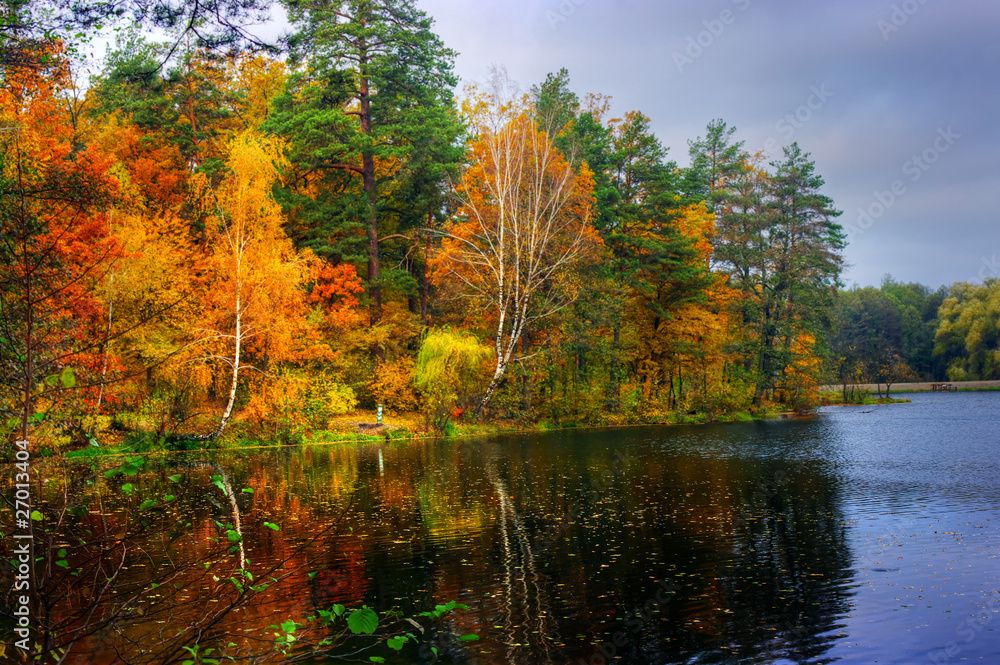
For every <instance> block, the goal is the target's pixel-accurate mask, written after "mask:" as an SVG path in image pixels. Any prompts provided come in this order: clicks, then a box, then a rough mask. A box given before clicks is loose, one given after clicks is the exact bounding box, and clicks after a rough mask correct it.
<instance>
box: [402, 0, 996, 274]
mask: <svg viewBox="0 0 1000 665" xmlns="http://www.w3.org/2000/svg"><path fill="white" fill-rule="evenodd" d="M417 4H418V6H419V7H420V8H421V9H423V10H424V11H425V12H427V14H429V15H430V16H432V17H433V18H434V20H435V31H436V32H437V33H438V34H439V35H440V36H441V37H442V39H443V40H444V42H445V44H446V45H447V46H449V47H450V48H452V49H454V50H456V51H458V53H459V55H458V58H457V61H456V70H457V73H458V74H459V75H460V76H461V77H462V78H463V79H464V80H466V81H477V80H479V81H481V80H484V79H485V78H486V76H487V74H488V70H489V67H490V65H491V64H498V65H503V66H505V67H506V68H507V70H508V72H509V73H510V75H511V77H512V78H514V79H515V80H517V81H519V82H520V83H521V84H522V86H523V87H524V88H525V89H528V88H529V87H530V86H531V85H532V84H534V83H538V82H540V81H542V80H543V79H544V78H545V75H546V74H547V73H548V72H556V71H558V70H559V68H560V67H566V68H567V69H568V70H569V73H570V80H571V87H572V88H573V90H574V91H575V92H576V93H577V94H579V95H581V96H582V95H583V94H584V93H587V92H597V93H603V94H606V95H610V96H612V98H613V104H614V106H613V111H614V112H615V113H616V114H621V113H624V112H625V111H628V110H633V109H636V110H639V111H642V112H643V113H645V114H646V115H648V116H649V117H650V118H651V119H652V124H653V129H654V131H655V132H656V134H657V136H658V137H659V139H660V141H661V142H662V143H663V145H664V146H666V147H668V148H669V153H668V155H669V156H670V158H672V159H674V160H676V161H677V162H678V163H680V164H681V165H687V164H688V153H687V142H688V140H689V139H693V138H695V137H697V136H701V135H704V133H705V125H706V124H707V123H708V122H709V121H710V120H712V119H713V118H722V119H724V120H725V121H726V122H728V123H729V124H730V126H735V127H736V128H737V136H738V138H740V139H742V140H744V141H745V142H746V147H747V148H748V149H752V150H759V149H765V148H767V149H769V152H770V153H771V155H772V157H773V158H778V157H780V155H781V146H782V145H787V144H788V143H790V142H791V141H798V143H799V145H800V146H801V147H802V149H803V150H804V151H806V152H809V153H811V155H812V159H814V160H815V162H816V170H817V172H818V173H819V174H820V175H822V176H823V177H824V178H825V179H826V187H825V189H824V193H825V194H827V195H828V196H830V197H832V198H833V200H834V201H835V203H836V205H837V207H838V208H839V209H841V210H843V211H844V214H843V216H842V217H841V218H840V222H841V223H842V224H843V225H844V226H845V227H846V228H847V229H848V233H849V237H848V240H849V245H848V247H847V250H846V258H847V262H848V263H849V264H850V267H849V268H848V269H847V271H846V273H845V275H844V281H845V282H846V283H847V284H848V285H851V284H853V283H855V282H856V283H858V284H861V285H869V284H871V285H878V284H879V283H880V282H881V279H882V276H883V275H884V274H886V273H891V274H892V275H893V276H894V277H895V278H896V279H897V280H901V281H916V282H921V283H924V284H927V285H929V286H931V287H935V288H936V287H937V286H940V285H941V284H950V283H952V282H955V281H981V280H982V277H984V276H986V277H988V276H997V277H1000V224H998V222H1000V212H998V211H1000V166H998V159H1000V151H998V148H1000V141H998V138H1000V122H998V121H1000V3H998V2H995V1H993V0H979V1H972V0H957V1H955V0H953V1H951V2H944V0H923V1H921V0H905V1H903V0H847V1H840V2H822V3H818V2H791V1H790V0H786V1H779V0H708V1H706V0H677V1H672V0H656V1H654V0H562V1H560V0H530V1H529V0H465V1H463V2H459V1H456V0H417ZM915 157H916V160H915V159H914V158H915ZM861 210H864V211H866V213H867V216H863V215H862V214H861V212H860V211H861Z"/></svg>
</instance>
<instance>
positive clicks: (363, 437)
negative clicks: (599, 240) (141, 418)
mask: <svg viewBox="0 0 1000 665" xmlns="http://www.w3.org/2000/svg"><path fill="white" fill-rule="evenodd" d="M949 384H950V385H952V386H955V387H957V388H958V392H976V391H991V390H1000V381H952V382H949ZM853 388H854V389H855V390H870V391H872V392H874V391H875V384H858V385H853ZM883 390H884V384H883ZM842 392H843V386H842V385H837V386H830V385H827V386H819V387H817V397H818V403H817V405H816V407H815V408H816V409H819V408H822V407H829V406H876V405H877V406H883V405H890V404H902V403H908V402H910V400H908V399H896V398H891V397H890V398H874V397H870V398H868V399H866V400H865V401H864V402H862V403H860V404H855V403H845V402H844V401H843V400H841V399H839V397H840V395H841V394H842ZM913 392H931V382H923V383H898V384H892V390H890V391H889V394H903V393H913ZM816 413H817V411H816V410H813V411H812V412H811V413H805V414H798V413H795V412H793V411H770V412H764V413H758V414H751V413H749V412H740V413H739V414H729V415H728V416H726V417H723V418H715V419H708V418H705V415H706V414H698V415H685V416H683V417H682V419H681V420H675V421H666V422H622V423H607V424H585V425H584V424H568V425H565V426H557V425H553V424H552V423H549V422H546V421H544V420H543V421H539V422H537V423H531V424H528V423H519V424H517V425H513V426H506V427H505V426H504V425H502V424H497V423H492V424H476V423H457V424H456V427H455V430H454V431H453V432H452V433H449V434H444V433H431V432H423V431H420V430H419V428H415V427H414V425H415V424H416V423H417V422H419V421H420V420H421V419H422V416H420V415H419V414H399V415H397V416H389V417H388V418H386V419H385V421H384V422H383V423H382V429H381V430H380V431H379V433H378V434H374V433H373V434H364V433H362V432H350V431H345V430H327V431H324V432H321V433H320V432H317V433H315V434H311V433H310V434H307V435H305V436H304V437H303V438H302V439H301V440H299V441H296V442H294V443H280V442H276V441H268V440H262V441H261V442H260V443H257V444H256V445H240V441H233V442H230V443H231V445H225V444H223V445H221V446H219V447H215V448H200V449H191V450H187V451H177V450H171V449H167V448H159V449H156V448H154V449H146V450H134V449H133V450H129V449H123V448H121V447H120V446H112V447H108V448H100V449H93V448H92V449H89V450H88V449H80V450H74V451H66V452H62V453H59V454H56V455H51V457H60V456H61V457H64V458H68V459H77V460H81V459H88V458H94V457H113V456H119V455H147V454H165V453H171V452H197V451H199V450H203V451H210V450H214V451H220V450H232V451H238V450H259V449H266V448H281V447H289V446H310V445H324V446H325V445H335V444H372V443H383V442H392V441H415V440H418V439H435V438H439V439H461V438H467V437H471V436H495V435H501V434H536V433H541V432H552V431H559V430H576V429H593V430H599V429H618V428H633V427H672V426H677V425H708V424H723V423H734V422H753V421H760V420H784V419H790V418H810V417H813V416H815V415H816ZM369 415H371V416H372V418H373V419H374V416H375V413H374V411H373V412H371V413H370V414H369V413H368V412H366V411H363V410H362V411H357V412H355V413H353V414H351V415H350V416H347V417H345V420H347V419H349V420H351V421H352V423H353V424H355V425H357V424H359V423H358V421H359V420H362V419H365V418H367V417H368V416H369ZM393 420H396V422H392V421H393ZM345 424H346V423H345ZM239 438H240V439H243V437H239ZM245 440H246V439H243V441H245Z"/></svg>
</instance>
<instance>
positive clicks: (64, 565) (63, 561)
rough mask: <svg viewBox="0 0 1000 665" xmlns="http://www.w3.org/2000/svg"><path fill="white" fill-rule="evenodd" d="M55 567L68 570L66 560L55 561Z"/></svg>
mask: <svg viewBox="0 0 1000 665" xmlns="http://www.w3.org/2000/svg"><path fill="white" fill-rule="evenodd" d="M56 565H57V566H59V567H61V568H69V562H68V561H66V559H59V560H58V561H56Z"/></svg>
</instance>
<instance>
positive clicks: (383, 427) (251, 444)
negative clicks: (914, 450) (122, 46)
mask: <svg viewBox="0 0 1000 665" xmlns="http://www.w3.org/2000/svg"><path fill="white" fill-rule="evenodd" d="M665 415H666V417H665V418H660V419H655V420H652V419H650V420H643V421H637V420H626V419H624V418H609V419H608V420H607V421H606V422H605V421H602V422H597V423H578V422H573V421H564V422H559V423H556V422H552V421H551V420H548V419H541V420H538V421H530V420H512V419H498V420H494V421H491V422H485V423H482V422H472V421H466V420H465V419H463V418H458V419H455V420H451V421H449V422H448V424H447V426H446V429H445V431H443V432H437V431H434V430H431V429H428V428H427V423H426V418H425V416H424V415H423V414H422V413H420V412H415V411H414V412H403V413H392V412H385V413H383V418H382V421H381V423H378V422H377V420H378V417H377V413H376V412H375V411H374V410H365V409H359V410H357V411H354V412H352V413H350V414H346V415H344V416H340V417H338V418H335V419H333V420H331V421H330V423H329V425H328V428H327V429H324V430H318V431H312V430H306V431H304V432H298V433H296V434H295V435H293V436H287V435H286V436H276V435H267V434H260V433H252V432H248V431H246V430H244V429H243V428H242V427H241V424H242V423H240V422H239V421H235V422H234V423H232V425H231V427H230V429H229V430H228V431H227V432H226V433H225V434H224V435H223V436H222V437H220V438H219V439H218V440H216V441H212V442H199V447H198V448H189V447H187V445H189V444H190V443H191V442H187V441H171V440H169V439H167V438H165V437H157V436H156V435H155V434H153V433H151V432H142V431H133V432H127V433H116V434H117V436H114V437H111V436H104V437H101V439H102V441H101V445H99V446H88V447H85V448H79V449H76V450H69V451H58V452H56V451H51V450H46V449H45V448H44V447H43V448H42V451H41V453H42V455H43V456H49V455H53V454H54V455H59V454H62V455H65V456H66V457H67V458H76V459H79V458H89V457H102V456H113V455H136V454H149V453H170V452H179V451H182V450H202V449H213V450H253V449H261V448H275V447H281V446H286V445H300V444H301V445H327V444H341V443H342V444H357V443H381V442H386V441H404V440H415V439H427V438H464V437H474V436H494V435H498V434H532V433H538V432H548V431H553V430H600V429H621V428H634V427H659V426H669V425H700V424H707V423H725V422H750V421H754V420H773V419H780V418H794V417H808V414H805V415H804V416H803V414H795V413H793V412H789V411H773V410H767V409H764V410H762V411H759V412H756V413H750V412H746V411H743V412H737V413H730V414H722V415H719V414H707V413H680V412H672V413H669V414H665ZM105 434H111V433H105ZM206 443H207V445H206ZM179 446H183V447H179Z"/></svg>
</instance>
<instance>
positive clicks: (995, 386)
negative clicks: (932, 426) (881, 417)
mask: <svg viewBox="0 0 1000 665" xmlns="http://www.w3.org/2000/svg"><path fill="white" fill-rule="evenodd" d="M943 383H947V384H948V385H950V386H953V387H955V388H957V389H958V390H959V391H963V390H1000V381H933V382H930V381H927V382H920V383H893V384H892V389H891V390H890V391H889V392H890V393H924V392H926V393H929V392H932V391H933V386H935V385H938V386H939V385H941V384H943ZM880 387H881V390H882V391H883V392H884V391H885V384H884V383H883V384H881V386H877V385H876V384H874V383H859V384H851V385H848V388H849V389H850V388H854V389H855V390H867V391H869V392H873V393H874V392H878V390H879V389H880ZM843 389H844V386H843V385H841V384H837V385H829V386H820V387H819V391H820V392H821V393H825V392H834V391H838V390H839V391H843Z"/></svg>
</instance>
